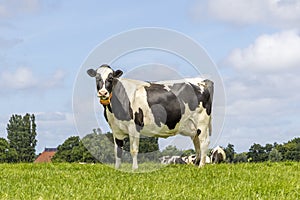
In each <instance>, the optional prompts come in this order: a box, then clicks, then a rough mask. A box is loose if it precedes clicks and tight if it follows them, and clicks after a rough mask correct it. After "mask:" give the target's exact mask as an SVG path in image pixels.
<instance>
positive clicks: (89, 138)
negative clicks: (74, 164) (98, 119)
mask: <svg viewBox="0 0 300 200" xmlns="http://www.w3.org/2000/svg"><path fill="white" fill-rule="evenodd" d="M81 141H82V144H83V145H84V146H85V148H86V149H87V152H84V156H83V158H84V159H85V160H86V161H85V162H91V161H92V162H102V163H113V162H114V159H115V157H114V143H113V136H112V134H111V133H107V134H102V133H101V132H99V131H97V130H96V129H94V130H93V133H91V134H88V135H86V136H85V137H84V138H82V140H81Z"/></svg>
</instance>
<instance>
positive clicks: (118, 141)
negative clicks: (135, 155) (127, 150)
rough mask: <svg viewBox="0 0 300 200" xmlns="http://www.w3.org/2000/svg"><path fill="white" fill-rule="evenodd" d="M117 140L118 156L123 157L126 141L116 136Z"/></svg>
mask: <svg viewBox="0 0 300 200" xmlns="http://www.w3.org/2000/svg"><path fill="white" fill-rule="evenodd" d="M115 142H116V144H117V157H118V158H122V154H123V146H124V141H123V140H119V139H117V138H115Z"/></svg>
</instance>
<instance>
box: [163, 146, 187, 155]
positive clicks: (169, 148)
mask: <svg viewBox="0 0 300 200" xmlns="http://www.w3.org/2000/svg"><path fill="white" fill-rule="evenodd" d="M180 155H182V151H180V150H179V149H177V147H176V146H172V145H169V146H167V147H166V148H165V149H164V150H163V151H162V152H161V156H180Z"/></svg>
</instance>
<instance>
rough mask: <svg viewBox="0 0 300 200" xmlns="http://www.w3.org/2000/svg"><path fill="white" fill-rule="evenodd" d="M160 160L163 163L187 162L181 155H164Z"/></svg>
mask: <svg viewBox="0 0 300 200" xmlns="http://www.w3.org/2000/svg"><path fill="white" fill-rule="evenodd" d="M159 160H160V162H161V164H187V163H186V161H185V160H184V158H183V157H181V156H163V157H161V158H159Z"/></svg>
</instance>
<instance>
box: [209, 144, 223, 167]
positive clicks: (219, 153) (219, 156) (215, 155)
mask: <svg viewBox="0 0 300 200" xmlns="http://www.w3.org/2000/svg"><path fill="white" fill-rule="evenodd" d="M210 159H211V163H214V164H216V163H221V162H224V161H225V160H226V154H225V151H224V150H223V149H222V148H221V147H220V146H216V147H215V148H214V149H212V150H211V156H210Z"/></svg>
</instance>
